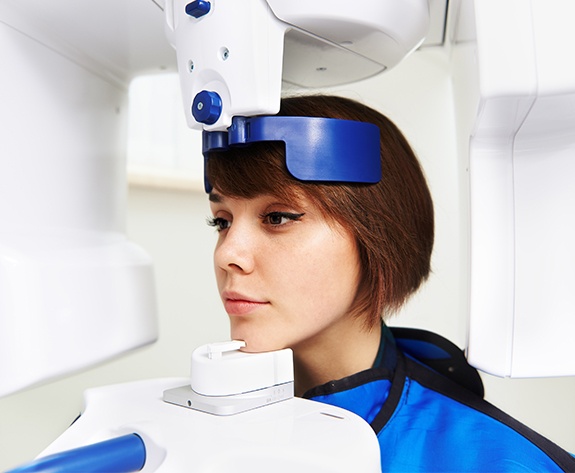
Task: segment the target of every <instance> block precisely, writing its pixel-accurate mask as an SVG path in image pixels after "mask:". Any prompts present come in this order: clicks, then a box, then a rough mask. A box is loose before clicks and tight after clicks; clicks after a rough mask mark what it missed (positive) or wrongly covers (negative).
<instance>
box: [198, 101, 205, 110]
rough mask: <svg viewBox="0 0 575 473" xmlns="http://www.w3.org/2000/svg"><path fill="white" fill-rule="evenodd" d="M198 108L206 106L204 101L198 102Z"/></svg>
mask: <svg viewBox="0 0 575 473" xmlns="http://www.w3.org/2000/svg"><path fill="white" fill-rule="evenodd" d="M197 108H198V110H201V109H202V108H204V103H203V102H198V105H197Z"/></svg>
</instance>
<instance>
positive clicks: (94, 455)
mask: <svg viewBox="0 0 575 473" xmlns="http://www.w3.org/2000/svg"><path fill="white" fill-rule="evenodd" d="M144 463H146V447H145V445H144V441H143V440H142V439H141V438H140V436H139V435H137V434H129V435H124V436H123V437H117V438H114V439H110V440H106V441H104V442H99V443H95V444H92V445H87V446H85V447H80V448H75V449H73V450H67V451H65V452H61V453H55V454H54V455H49V456H47V457H44V458H39V459H38V460H36V461H33V462H31V463H28V464H26V465H22V466H20V467H17V468H15V469H13V470H10V471H7V472H6V473H33V472H34V473H78V472H80V471H81V472H82V473H103V472H106V473H130V472H134V471H139V470H141V469H142V468H143V467H144Z"/></svg>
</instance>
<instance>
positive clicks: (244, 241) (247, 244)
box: [214, 223, 255, 273]
mask: <svg viewBox="0 0 575 473" xmlns="http://www.w3.org/2000/svg"><path fill="white" fill-rule="evenodd" d="M254 247H255V245H254V236H253V235H251V232H250V230H249V229H248V228H246V226H245V225H241V224H239V223H233V224H232V225H231V226H230V228H229V229H228V230H227V231H226V233H225V235H222V236H221V237H220V241H219V242H218V244H217V245H216V250H215V252H214V262H215V265H216V267H218V268H220V269H223V270H224V271H238V272H243V273H251V272H252V271H253V269H254V252H253V250H254Z"/></svg>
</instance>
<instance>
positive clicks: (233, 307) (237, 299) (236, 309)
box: [222, 292, 268, 315]
mask: <svg viewBox="0 0 575 473" xmlns="http://www.w3.org/2000/svg"><path fill="white" fill-rule="evenodd" d="M222 299H223V300H224V308H225V309H226V312H227V313H228V314H229V315H246V314H250V313H252V312H254V311H256V310H258V309H259V308H261V307H262V306H264V305H267V304H268V302H267V301H260V300H257V299H254V298H251V297H248V296H244V295H242V294H237V293H231V292H224V293H223V294H222Z"/></svg>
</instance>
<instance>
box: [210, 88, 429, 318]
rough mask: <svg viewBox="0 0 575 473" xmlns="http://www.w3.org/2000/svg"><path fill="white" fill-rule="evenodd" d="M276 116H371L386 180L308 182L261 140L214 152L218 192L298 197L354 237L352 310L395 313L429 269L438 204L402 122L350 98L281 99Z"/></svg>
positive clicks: (275, 146)
mask: <svg viewBox="0 0 575 473" xmlns="http://www.w3.org/2000/svg"><path fill="white" fill-rule="evenodd" d="M279 115H283V116H309V117H326V118H339V119H345V120H355V121H363V122H369V123H373V124H375V125H377V126H378V127H379V129H380V145H381V166H382V178H381V181H380V182H379V183H377V184H355V183H325V182H304V181H299V180H296V179H294V178H293V177H291V175H290V174H289V173H288V171H287V169H286V165H285V156H284V145H283V144H282V143H277V142H275V143H271V142H261V143H254V144H251V145H249V146H246V147H233V148H230V150H229V151H226V152H223V153H217V152H216V153H211V154H210V156H209V159H208V163H207V171H206V172H207V176H208V179H209V181H210V183H211V185H212V186H214V187H215V188H217V189H218V192H219V193H221V194H223V195H226V196H229V197H233V198H247V199H251V198H254V197H257V196H261V195H274V196H276V197H278V198H279V199H282V200H284V201H290V200H297V199H298V198H300V197H301V196H305V198H306V199H308V200H309V201H311V202H312V203H313V204H314V205H316V206H317V208H318V209H319V210H320V211H321V213H322V214H323V215H324V216H325V218H327V220H328V221H332V222H337V224H338V225H340V226H341V227H343V228H344V229H345V230H347V232H348V233H349V234H351V235H352V236H353V238H354V240H355V245H356V247H357V251H358V253H359V261H360V265H361V269H360V272H361V274H360V282H359V287H358V288H357V293H356V296H355V301H354V303H353V313H354V314H358V315H359V314H364V315H365V322H366V324H367V325H368V326H373V325H374V324H376V323H377V322H378V320H379V319H380V317H381V316H382V315H384V316H386V315H389V314H391V313H393V312H394V311H395V310H397V309H398V308H399V307H401V305H402V304H403V303H404V302H405V301H406V299H407V298H408V297H409V296H410V295H411V294H412V293H413V292H415V291H416V290H417V288H418V287H419V286H420V284H421V283H422V281H424V280H425V279H426V278H427V276H428V274H429V271H430V258H431V251H432V247H433V234H434V225H433V220H434V219H433V204H432V201H431V196H430V193H429V189H428V187H427V184H426V181H425V177H424V175H423V172H422V170H421V167H420V165H419V162H418V161H417V158H416V157H415V155H414V153H413V151H412V149H411V148H410V146H409V144H408V143H407V141H406V140H405V138H404V137H403V135H402V134H401V132H400V131H399V130H398V129H397V127H396V126H395V125H394V124H393V123H392V122H391V121H390V120H388V119H387V118H386V117H385V116H383V115H382V114H380V113H379V112H376V111H375V110H373V109H371V108H369V107H366V106H364V105H362V104H359V103H357V102H354V101H352V100H349V99H344V98H340V97H332V96H303V97H294V98H289V99H284V100H283V101H282V106H281V110H280V113H279Z"/></svg>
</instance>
